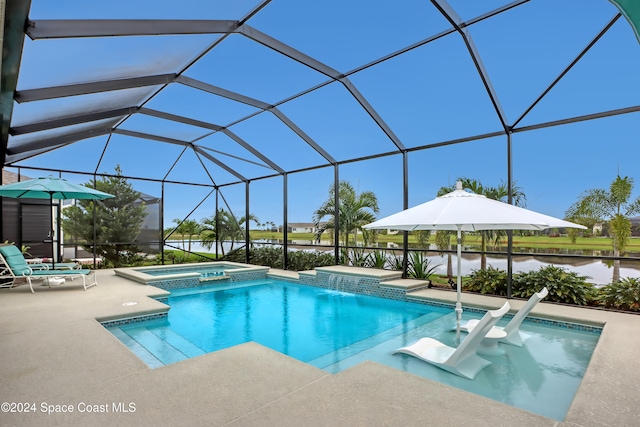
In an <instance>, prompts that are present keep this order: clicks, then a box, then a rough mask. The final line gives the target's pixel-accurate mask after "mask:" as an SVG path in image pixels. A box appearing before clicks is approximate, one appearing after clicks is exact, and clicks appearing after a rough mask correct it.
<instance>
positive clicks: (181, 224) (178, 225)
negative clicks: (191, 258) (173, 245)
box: [173, 218, 186, 256]
mask: <svg viewBox="0 0 640 427" xmlns="http://www.w3.org/2000/svg"><path fill="white" fill-rule="evenodd" d="M173 223H174V224H176V228H175V229H174V230H173V232H174V233H176V234H179V235H180V239H181V240H182V255H183V256H186V252H185V244H184V235H185V229H184V222H183V221H182V220H181V219H180V218H174V219H173Z"/></svg>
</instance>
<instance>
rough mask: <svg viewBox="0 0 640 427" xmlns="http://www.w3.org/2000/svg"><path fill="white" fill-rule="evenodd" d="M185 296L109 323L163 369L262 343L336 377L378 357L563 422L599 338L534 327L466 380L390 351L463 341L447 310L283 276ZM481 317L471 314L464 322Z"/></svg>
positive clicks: (586, 333)
mask: <svg viewBox="0 0 640 427" xmlns="http://www.w3.org/2000/svg"><path fill="white" fill-rule="evenodd" d="M214 289H219V287H208V288H199V289H197V290H196V289H184V290H177V291H175V292H173V293H172V295H171V297H170V298H169V300H168V303H169V305H170V306H171V309H170V311H169V313H168V317H167V318H166V319H162V320H154V321H146V322H139V323H131V324H128V325H121V326H118V327H110V328H109V330H110V331H111V332H112V333H114V335H116V336H117V337H118V338H119V339H120V340H121V341H122V342H124V343H125V344H126V345H127V346H128V347H129V348H130V349H131V350H132V351H133V352H134V353H136V354H137V355H138V356H139V357H140V358H142V359H143V360H144V361H145V362H146V363H147V364H148V365H149V366H151V367H157V366H162V365H164V364H169V363H174V362H177V361H180V360H184V359H186V358H189V357H195V356H198V355H201V354H205V353H208V352H211V351H216V350H220V349H224V348H227V347H230V346H233V345H237V344H241V343H244V342H248V341H256V342H258V343H260V344H262V345H264V346H267V347H269V348H272V349H274V350H276V351H279V352H281V353H284V354H287V355H289V356H291V357H295V358H296V359H299V360H301V361H303V362H306V363H309V364H311V365H313V366H316V367H318V368H321V369H324V370H326V371H328V372H331V373H335V372H340V371H341V370H344V369H347V368H349V367H351V366H353V365H355V364H357V363H360V362H362V361H364V360H372V361H375V362H378V363H382V364H385V365H388V366H391V367H394V368H396V369H400V370H403V371H406V372H410V373H412V374H415V375H419V376H422V377H425V378H429V379H432V380H435V381H438V382H441V383H444V384H448V385H451V386H454V387H458V388H460V389H463V390H467V391H470V392H473V393H476V394H480V395H483V396H486V397H488V398H491V399H494V400H498V401H501V402H504V403H507V404H509V405H512V406H516V407H519V408H521V409H525V410H528V411H531V412H535V413H538V414H540V415H543V416H546V417H549V418H554V419H557V420H563V419H564V417H565V415H566V412H567V410H568V408H569V405H570V404H571V401H572V400H573V396H574V395H575V392H576V390H577V388H578V386H579V384H580V381H581V379H582V376H583V374H584V372H585V370H586V368H587V365H588V363H589V360H590V358H591V354H592V353H593V350H594V348H595V345H596V343H597V340H598V337H599V334H597V333H594V332H589V331H587V330H585V331H581V330H574V329H568V328H561V327H557V326H555V327H554V326H552V325H548V324H536V323H532V322H525V323H524V324H523V326H522V330H523V332H524V333H526V334H528V335H529V339H528V340H527V344H526V345H525V347H514V346H507V345H504V346H502V347H503V348H504V349H505V352H506V354H505V355H502V356H496V357H487V359H488V360H490V361H491V362H493V364H492V365H490V366H489V367H487V368H485V369H484V370H482V371H481V372H480V374H479V375H478V376H477V377H476V379H475V380H467V379H464V378H461V377H458V376H456V375H453V374H450V373H449V372H446V371H443V370H441V369H438V368H436V367H434V366H432V365H430V364H427V363H424V362H422V361H420V360H417V359H415V358H412V357H410V356H405V355H392V354H391V352H392V351H393V350H394V349H396V348H398V347H401V346H404V345H407V344H410V343H412V342H414V341H416V340H417V339H418V338H420V337H423V336H430V337H433V338H436V339H439V340H440V341H443V342H444V343H447V344H449V345H452V346H453V345H454V342H455V333H454V332H451V326H452V325H453V324H454V322H455V317H454V313H453V311H452V310H451V309H449V308H447V307H440V306H432V305H426V304H416V303H405V302H399V301H392V300H386V299H382V298H376V297H370V296H365V295H355V294H348V293H343V292H336V291H330V290H326V289H319V288H314V287H309V286H304V285H297V284H292V283H288V282H284V281H276V280H260V281H253V282H244V283H236V284H228V285H224V289H220V290H214ZM480 316H481V313H475V314H474V313H472V312H471V311H470V310H467V311H465V319H466V318H472V317H480ZM505 323H506V321H505Z"/></svg>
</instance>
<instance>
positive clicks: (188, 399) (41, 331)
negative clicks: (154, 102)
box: [0, 270, 640, 427]
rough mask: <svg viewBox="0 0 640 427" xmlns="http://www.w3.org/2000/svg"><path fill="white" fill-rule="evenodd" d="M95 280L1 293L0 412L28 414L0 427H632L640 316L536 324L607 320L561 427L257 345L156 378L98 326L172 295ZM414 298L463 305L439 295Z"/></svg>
mask: <svg viewBox="0 0 640 427" xmlns="http://www.w3.org/2000/svg"><path fill="white" fill-rule="evenodd" d="M98 282H99V284H100V285H99V286H98V287H93V288H91V289H89V290H88V291H84V290H83V289H82V285H81V284H78V285H75V284H66V285H64V286H60V287H56V288H51V289H49V288H45V287H40V286H37V287H36V288H35V289H36V293H35V294H32V293H31V292H30V291H29V288H28V287H27V286H20V287H18V288H15V289H0V359H1V362H0V403H2V402H9V403H13V404H14V405H13V406H12V407H10V409H20V410H21V411H22V413H12V412H4V410H5V406H3V407H2V409H3V411H2V412H0V425H2V426H13V425H17V426H22V425H24V426H34V425H40V426H50V425H61V426H62V425H64V426H76V425H77V426H86V425H98V424H100V425H105V424H108V425H123V426H137V427H142V426H158V425H162V426H169V425H180V426H183V425H189V426H198V425H202V426H227V425H228V426H233V427H236V426H257V425H259V426H338V425H341V426H386V425H406V426H414V425H415V426H418V425H421V426H424V425H433V426H460V425H474V426H515V425H517V426H536V427H538V426H571V427H575V426H609V425H610V426H618V427H620V426H635V425H638V415H639V413H640V411H639V409H638V408H640V393H638V384H640V366H639V365H638V361H637V354H640V340H638V336H639V333H638V331H639V330H640V316H635V315H629V314H619V313H611V312H605V311H599V310H589V309H580V308H574V307H564V306H558V305H553V304H545V303H541V304H539V305H538V306H537V307H536V310H535V311H534V313H535V314H536V315H537V316H550V317H561V318H565V319H579V320H581V321H583V322H592V323H596V324H606V325H605V328H604V331H603V334H602V337H601V338H600V341H599V343H598V346H597V348H596V351H595V353H594V355H593V358H592V361H591V364H590V365H589V368H588V370H587V372H586V375H585V378H584V380H583V382H582V385H581V387H580V389H579V390H578V394H577V395H576V398H575V400H574V403H573V405H572V406H571V409H570V410H569V413H568V415H567V418H566V420H565V422H563V423H559V422H557V421H554V420H550V419H547V418H544V417H541V416H539V415H535V414H531V413H528V412H525V411H522V410H519V409H516V408H513V407H511V406H507V405H504V404H502V403H499V402H495V401H492V400H489V399H486V398H484V397H481V396H477V395H474V394H470V393H467V392H464V391H461V390H458V389H455V388H451V387H448V386H445V385H442V384H439V383H436V382H433V381H430V380H428V379H424V378H420V377H417V376H414V375H411V374H408V373H405V372H400V371H396V370H394V369H392V368H389V367H386V366H382V365H379V364H376V363H373V362H366V363H363V364H360V365H357V366H355V367H353V368H351V369H348V370H346V371H343V372H341V373H339V374H336V375H331V374H328V373H326V372H324V371H322V370H320V369H317V368H314V367H312V366H309V365H306V364H304V363H302V362H299V361H297V360H294V359H291V358H289V357H287V356H284V355H282V354H280V353H277V352H275V351H272V350H270V349H268V348H265V347H263V346H260V345H258V344H256V343H247V344H243V345H239V346H236V347H232V348H229V349H226V350H222V351H218V352H216V353H212V354H207V355H203V356H200V357H196V358H194V359H190V360H186V361H183V362H180V363H176V364H173V365H168V366H164V367H161V368H158V369H150V368H148V367H147V366H146V365H145V364H144V363H143V362H142V361H141V360H139V359H138V358H137V357H136V356H135V355H134V354H132V353H131V352H130V351H129V350H128V349H127V348H126V347H125V346H124V345H123V344H121V343H120V341H118V340H117V339H116V338H115V337H114V336H112V335H111V334H110V333H109V332H108V331H107V330H105V329H104V328H103V327H102V326H101V325H100V324H99V323H98V322H97V321H96V318H99V319H108V318H117V317H122V316H126V315H132V314H134V313H135V314H137V313H139V312H146V313H154V312H158V311H162V310H166V308H167V307H166V306H164V305H163V304H161V303H159V302H157V301H155V300H152V299H150V298H147V295H152V294H155V295H158V294H164V293H165V292H164V291H162V290H158V289H156V288H153V287H151V286H145V285H141V284H138V283H134V282H130V281H128V280H127V279H124V278H120V277H117V276H115V274H114V273H113V271H112V270H100V271H98ZM417 294H418V295H419V296H422V297H426V298H434V299H439V300H442V301H447V302H451V301H454V300H455V293H453V292H447V291H443V290H435V289H427V290H423V291H417ZM130 302H136V303H137V304H135V305H127V304H126V303H130ZM464 302H465V305H475V306H479V307H485V308H496V307H498V306H500V305H501V300H500V299H499V298H491V297H484V296H476V295H467V294H465V295H464ZM519 303H521V302H520V301H513V306H514V308H519ZM123 304H124V305H123ZM25 408H26V409H25ZM27 409H28V410H30V411H31V412H29V413H25V411H26V410H27ZM49 411H50V412H51V413H47V412H49ZM71 411H73V412H71Z"/></svg>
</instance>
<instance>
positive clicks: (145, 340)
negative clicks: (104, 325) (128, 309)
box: [124, 327, 189, 365]
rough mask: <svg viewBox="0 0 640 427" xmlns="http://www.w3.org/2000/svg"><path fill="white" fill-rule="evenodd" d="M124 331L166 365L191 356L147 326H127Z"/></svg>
mask: <svg viewBox="0 0 640 427" xmlns="http://www.w3.org/2000/svg"><path fill="white" fill-rule="evenodd" d="M124 332H125V334H127V335H129V337H131V339H133V340H134V341H136V342H137V343H138V344H139V345H140V346H142V347H143V348H145V349H146V350H148V351H149V352H150V353H152V354H154V355H155V357H156V358H157V359H158V360H159V361H160V362H162V363H163V364H165V365H168V364H170V363H175V362H179V361H181V360H185V359H188V358H189V356H187V355H186V354H185V353H183V352H182V351H180V349H178V348H176V347H174V346H173V345H171V344H169V343H168V342H167V341H164V340H163V339H162V338H160V337H159V336H158V335H156V334H154V333H153V332H151V331H150V330H148V329H147V328H144V327H133V328H125V329H124ZM136 354H137V353H136Z"/></svg>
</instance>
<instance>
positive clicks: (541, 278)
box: [512, 265, 596, 305]
mask: <svg viewBox="0 0 640 427" xmlns="http://www.w3.org/2000/svg"><path fill="white" fill-rule="evenodd" d="M586 279H587V276H580V275H579V274H578V273H575V272H573V271H568V270H566V269H565V268H562V267H556V266H553V265H548V266H545V267H540V270H538V271H530V272H527V273H517V274H514V275H513V280H512V290H513V296H514V297H520V298H529V297H530V296H531V295H533V294H534V293H535V292H539V291H540V290H541V289H542V288H544V287H545V286H546V287H547V289H548V290H549V295H548V296H547V298H546V300H547V301H554V302H560V303H565V304H575V305H587V304H589V303H590V302H591V301H592V300H593V299H594V297H595V293H596V291H595V288H594V287H593V284H591V283H587V281H586Z"/></svg>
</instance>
